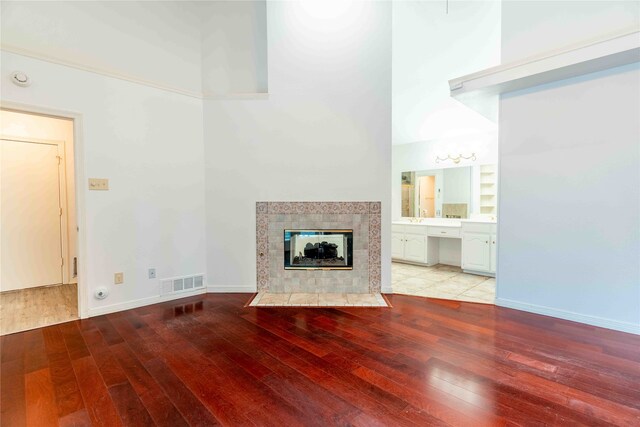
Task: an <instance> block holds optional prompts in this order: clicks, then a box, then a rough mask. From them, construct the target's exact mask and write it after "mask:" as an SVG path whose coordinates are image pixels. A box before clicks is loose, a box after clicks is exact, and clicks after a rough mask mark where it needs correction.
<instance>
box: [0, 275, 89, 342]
mask: <svg viewBox="0 0 640 427" xmlns="http://www.w3.org/2000/svg"><path fill="white" fill-rule="evenodd" d="M77 318H78V285H77V284H75V283H72V284H68V285H54V286H41V287H37V288H29V289H22V290H18V291H8V292H2V293H0V335H6V334H11V333H14V332H20V331H27V330H29V329H35V328H40V327H43V326H49V325H55V324H57V323H62V322H68V321H70V320H75V319H77Z"/></svg>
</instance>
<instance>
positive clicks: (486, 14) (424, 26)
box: [392, 0, 500, 144]
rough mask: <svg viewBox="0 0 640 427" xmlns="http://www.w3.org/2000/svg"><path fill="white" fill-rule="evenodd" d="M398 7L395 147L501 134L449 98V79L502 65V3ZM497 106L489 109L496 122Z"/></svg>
mask: <svg viewBox="0 0 640 427" xmlns="http://www.w3.org/2000/svg"><path fill="white" fill-rule="evenodd" d="M447 3H448V6H449V11H448V13H447ZM392 8H393V61H392V62H393V112H392V117H393V120H392V122H393V143H394V144H406V143H412V142H416V141H424V140H433V139H442V138H448V137H455V136H460V135H469V134H476V133H479V132H480V133H484V132H487V131H495V130H496V127H497V125H496V123H495V122H492V121H490V120H488V119H487V118H485V117H484V116H482V115H480V114H479V113H477V112H476V111H474V110H472V109H470V108H468V107H467V106H465V105H463V104H461V103H460V102H459V101H456V100H455V99H453V98H451V97H450V96H449V84H448V80H449V79H452V78H454V77H458V76H462V75H465V74H469V73H473V72H476V71H479V70H482V69H485V68H488V67H492V66H495V65H498V64H500V1H449V2H446V1H445V0H437V1H394V2H392ZM497 103H498V100H497V97H495V98H494V99H493V100H491V101H488V102H487V103H486V104H487V105H486V106H485V108H486V109H487V110H489V111H490V114H489V115H490V116H492V117H493V118H494V120H495V115H496V108H497Z"/></svg>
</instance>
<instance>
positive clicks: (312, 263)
mask: <svg viewBox="0 0 640 427" xmlns="http://www.w3.org/2000/svg"><path fill="white" fill-rule="evenodd" d="M284 268H285V270H353V230H284Z"/></svg>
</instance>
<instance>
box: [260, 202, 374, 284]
mask: <svg viewBox="0 0 640 427" xmlns="http://www.w3.org/2000/svg"><path fill="white" fill-rule="evenodd" d="M381 207H382V205H381V202H257V203H256V258H257V261H256V265H257V282H258V290H259V291H268V290H270V289H271V288H272V286H271V285H272V283H271V281H272V279H274V278H275V279H276V280H277V279H278V277H279V276H278V274H281V272H279V271H278V272H273V271H270V268H271V267H270V265H271V264H272V263H271V261H270V252H271V254H272V256H274V254H275V256H280V255H279V253H281V252H280V251H278V250H272V251H270V249H273V248H274V247H275V248H278V245H279V244H280V243H281V242H273V241H272V242H270V241H269V228H270V224H272V223H274V222H276V220H278V219H281V217H284V216H286V217H289V216H291V215H294V216H295V215H301V218H300V220H301V221H303V222H304V221H305V220H307V219H308V218H309V215H323V218H327V217H331V219H334V218H335V220H336V222H339V219H338V218H340V217H338V216H337V215H354V218H362V219H365V218H366V219H368V224H367V225H368V235H366V238H365V239H366V240H368V242H367V245H366V248H365V249H363V250H362V251H363V252H365V251H366V252H367V254H366V257H365V259H366V261H365V263H366V264H367V271H368V277H367V280H368V290H369V292H370V293H378V292H380V288H381V272H380V268H381V267H380V251H381V243H380V226H381V221H380V215H381ZM334 215H336V216H335V217H334ZM342 218H344V217H342ZM315 227H317V226H310V227H309V228H315ZM299 228H304V226H300V227H299ZM278 232H279V230H278ZM276 261H278V260H276ZM273 265H274V266H275V265H282V263H281V262H273ZM283 268H284V267H283ZM286 272H291V273H290V274H291V275H294V274H295V273H293V272H292V270H286ZM276 273H277V274H276ZM304 273H307V276H310V275H309V274H308V273H310V272H303V274H304ZM317 273H321V274H322V275H321V276H318V278H319V277H322V278H321V279H319V280H325V281H326V280H336V281H340V280H343V279H344V277H345V276H344V274H345V271H339V270H335V271H334V270H331V271H321V272H320V271H318V272H317ZM332 273H333V274H332ZM292 277H293V276H292ZM296 277H297V278H299V277H300V276H296ZM313 277H315V276H313ZM313 277H311V280H313ZM341 278H342V279H341ZM336 285H338V283H336ZM272 290H273V289H272Z"/></svg>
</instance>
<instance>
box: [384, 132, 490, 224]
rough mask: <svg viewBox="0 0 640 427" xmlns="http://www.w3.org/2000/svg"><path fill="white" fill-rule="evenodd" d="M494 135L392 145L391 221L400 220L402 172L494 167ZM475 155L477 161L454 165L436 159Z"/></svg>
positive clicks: (464, 161)
mask: <svg viewBox="0 0 640 427" xmlns="http://www.w3.org/2000/svg"><path fill="white" fill-rule="evenodd" d="M497 138H498V136H497V134H496V133H487V134H479V135H475V136H473V137H459V138H447V139H443V140H434V141H422V142H415V143H413V144H400V145H394V146H393V149H392V150H393V153H392V154H393V156H392V157H393V166H392V171H391V214H392V218H393V220H394V221H395V220H399V219H400V218H401V217H402V210H401V204H402V192H401V178H400V177H401V175H402V172H405V171H422V170H433V169H446V168H451V167H459V166H472V165H484V164H495V163H497V161H498V141H497ZM472 153H475V154H476V161H475V162H472V161H469V160H462V161H461V162H460V163H458V164H455V163H453V162H452V161H450V160H448V161H445V162H440V163H437V162H436V157H440V158H441V159H442V158H445V157H447V155H449V154H450V155H451V156H452V157H455V156H457V155H459V154H462V155H464V156H470V155H471V154H472Z"/></svg>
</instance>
